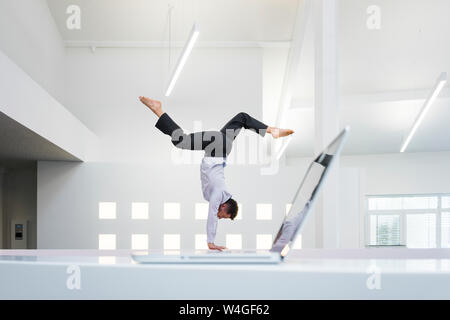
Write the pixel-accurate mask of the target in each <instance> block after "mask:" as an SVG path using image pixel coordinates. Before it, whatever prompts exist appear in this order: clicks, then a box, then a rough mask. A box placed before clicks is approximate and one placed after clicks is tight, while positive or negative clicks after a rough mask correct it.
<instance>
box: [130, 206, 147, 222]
mask: <svg viewBox="0 0 450 320" xmlns="http://www.w3.org/2000/svg"><path fill="white" fill-rule="evenodd" d="M131 219H136V220H145V219H148V203H146V202H133V203H132V204H131Z"/></svg>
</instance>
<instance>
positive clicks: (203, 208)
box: [195, 203, 209, 220]
mask: <svg viewBox="0 0 450 320" xmlns="http://www.w3.org/2000/svg"><path fill="white" fill-rule="evenodd" d="M208 210H209V204H208V203H196V204H195V219H196V220H206V219H208Z"/></svg>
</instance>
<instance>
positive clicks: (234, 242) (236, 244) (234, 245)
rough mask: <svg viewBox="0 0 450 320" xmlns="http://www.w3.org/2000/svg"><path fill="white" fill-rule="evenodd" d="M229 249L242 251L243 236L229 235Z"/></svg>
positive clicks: (227, 238)
mask: <svg viewBox="0 0 450 320" xmlns="http://www.w3.org/2000/svg"><path fill="white" fill-rule="evenodd" d="M225 246H226V247H227V248H228V249H234V250H240V249H242V235H240V234H227V235H226V245H225Z"/></svg>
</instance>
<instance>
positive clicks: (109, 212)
mask: <svg viewBox="0 0 450 320" xmlns="http://www.w3.org/2000/svg"><path fill="white" fill-rule="evenodd" d="M98 218H99V219H116V203H115V202H99V203H98Z"/></svg>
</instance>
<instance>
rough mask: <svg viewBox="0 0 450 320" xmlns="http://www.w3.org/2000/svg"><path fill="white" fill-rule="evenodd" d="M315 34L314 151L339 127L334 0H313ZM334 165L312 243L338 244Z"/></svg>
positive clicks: (318, 204) (317, 212)
mask: <svg viewBox="0 0 450 320" xmlns="http://www.w3.org/2000/svg"><path fill="white" fill-rule="evenodd" d="M313 3H314V4H313V6H314V7H313V15H314V33H315V35H314V38H315V111H314V117H315V120H314V121H315V151H316V153H319V152H321V151H322V150H323V149H324V148H325V146H326V145H328V143H329V142H330V141H331V140H332V139H333V138H334V137H335V136H336V135H337V133H338V130H339V108H338V70H337V66H338V61H337V0H315V1H314V2H313ZM338 167H339V163H338V162H337V163H336V162H335V163H334V168H333V170H332V171H331V172H330V173H329V175H328V176H327V180H326V182H325V184H324V186H323V188H322V191H321V193H320V196H319V198H318V199H317V202H316V206H315V213H314V216H315V226H316V239H315V240H316V247H317V248H337V247H338V245H339V244H338V239H339V237H338V208H339V203H338V200H339V197H338V191H339V190H338V170H337V169H338Z"/></svg>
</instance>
